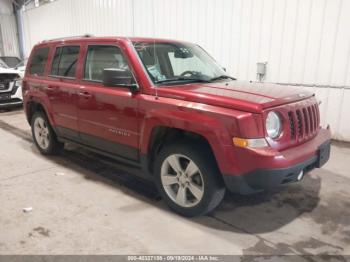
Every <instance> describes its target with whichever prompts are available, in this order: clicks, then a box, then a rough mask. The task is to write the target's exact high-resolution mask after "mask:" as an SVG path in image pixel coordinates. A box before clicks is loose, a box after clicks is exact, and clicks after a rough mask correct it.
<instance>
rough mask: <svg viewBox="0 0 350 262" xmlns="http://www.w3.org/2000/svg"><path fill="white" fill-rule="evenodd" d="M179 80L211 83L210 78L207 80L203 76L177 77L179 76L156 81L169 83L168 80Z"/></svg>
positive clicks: (157, 82)
mask: <svg viewBox="0 0 350 262" xmlns="http://www.w3.org/2000/svg"><path fill="white" fill-rule="evenodd" d="M177 81H190V82H203V83H209V82H210V80H205V79H202V78H188V77H177V78H169V79H164V80H158V81H155V83H156V84H160V83H167V82H177Z"/></svg>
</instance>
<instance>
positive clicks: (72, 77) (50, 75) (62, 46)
mask: <svg viewBox="0 0 350 262" xmlns="http://www.w3.org/2000/svg"><path fill="white" fill-rule="evenodd" d="M72 46H73V47H79V53H78V60H77V65H78V63H79V56H80V52H81V49H82V48H81V45H78V44H75V45H57V46H56V47H55V50H54V53H53V57H52V61H51V65H50V73H49V74H48V76H49V77H51V78H56V79H68V80H76V79H77V72H78V70H77V69H78V67H77V68H76V69H75V76H60V75H53V74H51V71H52V65H53V60H54V57H55V54H56V50H57V49H58V48H62V49H61V53H60V59H59V62H58V67H59V66H60V62H61V57H62V53H63V48H64V47H72Z"/></svg>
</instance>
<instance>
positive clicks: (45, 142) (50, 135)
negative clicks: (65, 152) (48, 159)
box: [31, 111, 64, 155]
mask: <svg viewBox="0 0 350 262" xmlns="http://www.w3.org/2000/svg"><path fill="white" fill-rule="evenodd" d="M31 128H32V136H33V140H34V143H35V145H36V147H37V148H38V149H39V151H40V153H41V154H43V155H56V154H59V153H60V152H61V151H62V149H63V147H64V144H63V143H61V142H59V141H58V140H57V136H56V134H55V132H54V130H53V129H52V127H51V125H50V122H49V121H48V119H47V117H46V115H45V113H43V112H41V111H38V112H35V113H34V115H33V117H32V119H31Z"/></svg>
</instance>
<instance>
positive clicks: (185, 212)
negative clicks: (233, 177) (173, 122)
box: [154, 141, 226, 217]
mask: <svg viewBox="0 0 350 262" xmlns="http://www.w3.org/2000/svg"><path fill="white" fill-rule="evenodd" d="M174 154H176V155H182V156H185V157H186V158H189V159H190V160H192V161H193V162H194V163H195V164H196V166H197V167H198V168H199V170H200V173H201V178H202V179H203V182H204V186H203V187H202V188H204V193H203V194H202V198H201V200H200V201H199V202H198V203H197V204H196V205H194V206H191V207H183V206H181V205H178V204H177V203H176V202H175V200H173V199H172V198H171V197H170V196H169V193H167V192H166V189H165V188H164V186H163V184H162V178H161V168H162V165H163V162H164V161H166V159H168V157H169V156H171V155H174ZM154 175H155V182H156V186H157V188H158V190H159V192H160V194H161V196H162V198H163V199H164V201H165V202H166V203H167V205H168V206H169V207H170V208H171V209H172V210H173V211H175V212H176V213H178V214H180V215H182V216H185V217H194V216H201V215H205V214H208V213H210V212H211V211H213V210H214V209H215V208H216V207H217V206H218V205H219V204H220V203H221V201H222V199H223V198H224V195H225V191H226V188H225V185H224V183H223V181H222V178H221V175H220V171H219V169H218V167H217V164H216V161H215V158H214V156H213V154H212V153H211V151H210V150H209V149H208V148H207V146H204V145H202V144H199V143H193V142H191V141H182V142H180V143H177V144H171V145H168V146H165V147H164V148H163V149H161V151H160V153H159V155H158V156H157V158H156V161H155V174H154ZM176 187H177V186H175V189H176ZM185 194H187V195H188V194H189V193H188V192H187V193H185Z"/></svg>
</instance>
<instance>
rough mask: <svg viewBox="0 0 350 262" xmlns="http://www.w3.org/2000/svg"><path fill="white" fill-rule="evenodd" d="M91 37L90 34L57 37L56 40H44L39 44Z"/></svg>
mask: <svg viewBox="0 0 350 262" xmlns="http://www.w3.org/2000/svg"><path fill="white" fill-rule="evenodd" d="M93 36H94V35H92V34H84V35H75V36H66V37H58V38H52V39H45V40H43V41H41V42H40V43H44V42H51V41H57V40H69V39H75V38H80V37H93Z"/></svg>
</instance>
